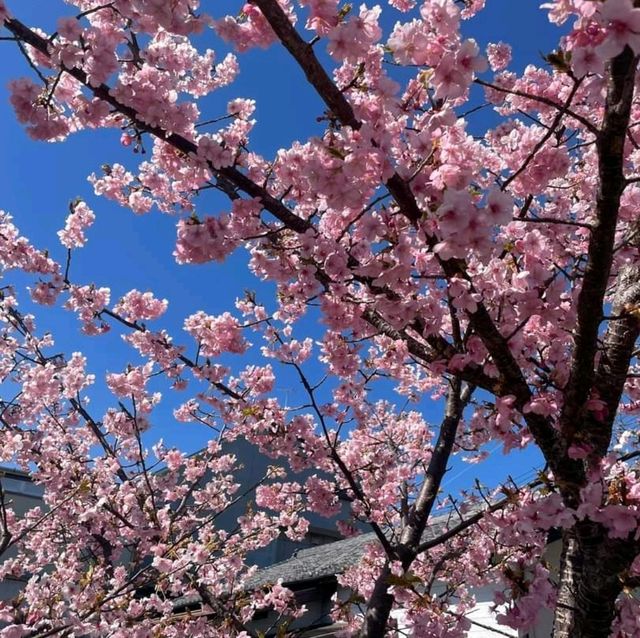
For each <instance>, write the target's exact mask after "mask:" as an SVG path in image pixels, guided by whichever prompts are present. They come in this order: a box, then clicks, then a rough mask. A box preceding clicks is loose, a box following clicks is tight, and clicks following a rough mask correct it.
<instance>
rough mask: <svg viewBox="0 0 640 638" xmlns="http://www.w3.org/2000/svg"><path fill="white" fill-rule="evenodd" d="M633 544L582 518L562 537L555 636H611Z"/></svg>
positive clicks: (632, 553) (593, 637) (630, 560)
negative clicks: (618, 598) (611, 536)
mask: <svg viewBox="0 0 640 638" xmlns="http://www.w3.org/2000/svg"><path fill="white" fill-rule="evenodd" d="M634 553H635V552H634V548H633V543H632V542H629V541H625V540H618V539H611V538H609V537H608V536H607V533H606V530H604V529H603V527H602V526H601V525H599V524H597V523H593V522H591V521H583V522H580V523H578V524H577V525H576V526H575V527H574V528H573V529H571V530H567V531H566V532H565V533H564V536H563V550H562V558H561V562H560V574H559V591H558V603H557V606H556V612H555V619H554V627H553V638H609V635H610V633H611V624H612V623H613V620H614V618H615V603H616V599H617V597H618V595H619V594H620V592H621V591H622V586H623V583H622V576H623V574H624V572H625V571H626V570H627V569H628V568H629V566H630V565H631V562H632V561H633V558H634Z"/></svg>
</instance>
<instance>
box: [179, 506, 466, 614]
mask: <svg viewBox="0 0 640 638" xmlns="http://www.w3.org/2000/svg"><path fill="white" fill-rule="evenodd" d="M477 509H478V507H475V508H474V507H472V508H470V510H469V511H468V512H467V513H471V512H472V511H474V510H477ZM457 523H459V519H458V517H457V516H456V515H455V514H452V513H451V512H449V513H447V514H442V515H440V516H434V517H432V518H431V519H430V523H429V525H428V527H427V528H426V529H425V531H424V533H423V535H422V540H423V542H424V541H428V540H431V539H433V538H437V537H438V536H440V535H441V534H442V533H443V532H445V531H447V530H448V529H449V528H450V527H453V526H455V525H456V524H457ZM376 542H377V540H376V535H375V534H374V533H373V532H369V533H367V534H360V535H359V536H353V537H352V538H346V539H344V540H339V541H335V542H333V543H326V544H325V545H318V546H316V547H310V548H308V549H301V550H298V551H297V552H296V553H295V554H294V555H293V556H292V557H291V558H288V559H287V560H284V561H281V562H279V563H274V564H273V565H269V566H268V567H264V568H262V569H259V570H258V571H257V572H256V573H255V574H254V575H253V576H252V577H251V578H250V579H249V580H248V581H247V583H246V588H247V589H256V588H258V587H264V586H266V585H269V584H271V583H275V582H277V581H278V580H280V579H282V582H283V584H284V585H289V586H291V585H296V584H299V583H304V582H308V581H313V580H316V579H320V578H326V577H330V576H335V575H336V574H341V573H342V572H344V571H346V570H347V569H348V568H349V567H353V565H356V564H357V563H358V562H359V561H360V560H361V559H362V557H363V556H364V553H365V550H366V547H367V545H369V544H370V543H376ZM199 602H200V597H199V596H198V595H192V596H183V597H181V598H179V599H177V600H175V601H174V605H176V606H183V605H194V604H197V603H199Z"/></svg>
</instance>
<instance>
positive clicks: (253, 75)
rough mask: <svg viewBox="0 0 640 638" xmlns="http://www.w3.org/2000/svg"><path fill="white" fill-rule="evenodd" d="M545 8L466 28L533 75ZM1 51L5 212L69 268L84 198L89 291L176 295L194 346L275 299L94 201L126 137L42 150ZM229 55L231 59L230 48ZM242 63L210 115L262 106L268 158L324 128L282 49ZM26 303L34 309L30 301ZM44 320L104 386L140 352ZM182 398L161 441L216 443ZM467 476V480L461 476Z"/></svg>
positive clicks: (159, 430)
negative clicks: (193, 420)
mask: <svg viewBox="0 0 640 638" xmlns="http://www.w3.org/2000/svg"><path fill="white" fill-rule="evenodd" d="M7 4H8V6H9V9H10V10H11V11H13V12H14V14H15V15H16V17H18V18H19V19H21V20H22V21H23V22H25V23H26V24H28V25H30V26H38V27H41V28H42V29H44V30H45V31H48V32H50V31H51V30H53V28H54V25H55V21H56V19H57V17H59V16H60V15H71V14H70V9H71V7H69V5H66V4H64V3H63V2H62V1H61V0H7ZM202 4H203V8H204V9H205V10H210V11H211V10H212V7H213V8H214V10H216V11H219V12H223V11H224V10H228V11H229V12H231V13H236V12H237V11H238V10H239V9H240V7H241V4H242V3H241V2H239V1H235V0H209V1H206V0H205V1H204V2H203V3H202ZM539 4H540V1H539V0H517V1H516V0H487V9H486V10H485V11H484V12H483V13H482V14H481V15H480V16H479V17H477V18H476V19H474V20H472V21H471V22H470V23H469V24H468V25H467V34H468V35H469V36H472V37H475V38H476V40H478V42H479V43H480V45H481V46H484V45H486V43H487V42H497V41H500V40H503V41H506V42H509V43H511V44H512V46H513V49H514V63H513V65H512V68H513V69H514V70H522V68H524V66H525V65H526V64H528V63H535V64H538V63H540V61H541V54H542V53H548V52H549V51H551V50H552V49H553V48H554V47H555V46H556V44H557V40H558V34H559V32H558V31H557V29H555V28H553V27H552V26H551V25H549V23H548V22H547V19H546V16H545V14H544V12H542V11H541V10H539V9H538V5H539ZM385 10H386V9H385ZM388 14H389V16H390V17H389V18H387V21H386V22H385V25H384V26H385V28H386V29H389V28H391V27H392V25H393V23H394V22H395V20H396V19H399V18H400V15H399V14H396V13H394V11H393V10H389V12H388ZM202 44H203V45H205V46H212V47H213V48H215V49H217V50H218V49H219V47H220V43H219V42H214V41H213V37H212V36H211V35H210V34H209V35H207V37H206V38H203V39H202ZM0 47H1V49H0V56H1V57H0V59H1V60H2V65H0V140H1V146H0V175H1V176H2V186H3V188H2V190H1V191H0V209H3V210H6V211H8V212H10V213H12V214H13V216H14V218H15V222H16V224H17V225H18V226H19V228H20V229H21V231H22V232H23V234H25V235H27V236H28V237H29V238H31V239H32V240H33V241H34V243H35V244H36V245H38V246H39V247H42V248H48V249H49V250H50V252H51V253H52V254H53V255H54V256H55V257H56V258H58V259H60V260H63V258H64V257H63V256H64V252H63V249H62V247H61V246H60V245H59V243H58V241H57V236H56V231H57V230H59V229H60V228H61V227H62V226H63V225H64V219H65V216H66V213H67V207H68V203H69V201H70V200H71V199H73V198H74V197H76V196H80V197H82V198H83V199H85V200H86V201H87V202H88V203H89V205H90V206H91V207H92V208H93V209H94V211H95V212H96V215H97V220H96V223H95V225H94V226H93V228H92V229H90V231H89V233H88V236H89V243H88V246H87V247H86V248H84V249H83V250H80V251H76V254H75V256H74V260H73V268H72V279H73V280H74V281H76V282H78V283H85V282H95V283H97V284H99V285H107V286H109V287H111V289H112V299H117V298H118V296H119V295H121V294H122V293H124V292H126V291H128V290H130V289H131V288H138V289H140V290H148V289H151V290H153V291H154V292H155V293H156V295H157V296H160V297H166V298H167V299H169V301H170V306H169V312H168V314H167V315H166V317H165V319H164V320H163V321H162V322H161V323H162V326H163V327H166V328H167V329H168V330H169V332H170V333H172V334H173V335H174V336H175V337H176V341H180V342H183V343H188V337H187V335H184V333H182V330H181V327H182V321H183V319H184V317H185V316H187V315H189V314H191V313H192V312H194V311H196V310H198V309H203V310H205V311H207V312H210V313H219V312H222V311H224V310H225V309H231V310H232V309H233V302H234V300H235V298H236V297H237V296H241V295H242V294H243V290H244V289H247V288H249V289H255V290H258V292H259V293H260V292H261V291H262V295H263V297H264V298H265V299H266V297H267V296H268V290H265V289H264V286H263V285H262V284H261V283H260V282H258V281H256V280H255V279H253V278H252V276H251V275H250V274H249V273H248V272H247V269H246V265H245V261H246V255H245V254H244V253H243V251H238V252H237V253H236V254H235V255H234V256H233V258H232V259H230V260H229V261H228V262H227V263H225V264H223V265H220V264H207V265H204V266H180V267H178V266H177V265H176V264H175V262H174V260H173V257H172V250H173V245H174V239H175V222H176V219H175V218H172V217H168V216H165V215H161V214H159V213H157V212H153V213H151V214H150V215H146V216H142V217H138V216H135V215H134V214H132V213H131V212H129V211H127V210H124V209H122V208H119V207H118V206H117V205H115V204H113V203H111V202H109V201H107V200H105V199H101V198H97V197H95V196H94V195H93V191H92V188H91V185H90V184H88V182H87V180H86V178H87V176H88V175H89V174H90V173H92V172H94V171H95V172H100V166H101V165H102V164H105V163H107V164H113V163H115V162H119V163H122V164H125V165H126V166H129V167H135V165H136V163H137V161H138V159H139V156H135V155H133V154H132V153H131V152H130V151H127V150H126V149H124V148H123V147H122V146H121V145H120V144H119V133H118V131H101V132H83V133H80V134H77V135H75V136H72V137H71V138H69V139H68V140H67V141H66V142H65V143H63V144H45V143H39V142H33V141H31V140H30V139H29V138H28V137H27V135H26V134H25V133H24V131H23V130H22V129H21V127H20V125H19V124H18V123H17V122H16V120H15V118H14V115H13V112H12V110H11V107H10V105H9V103H8V93H7V89H6V85H7V83H8V81H9V80H10V79H12V78H15V77H19V76H21V75H29V74H30V73H31V71H30V70H29V69H28V67H27V66H26V64H25V62H24V59H23V58H22V57H21V56H20V54H19V52H18V50H17V48H16V47H15V45H13V44H12V43H9V42H0ZM219 50H220V51H221V53H222V52H223V50H224V48H223V47H221V48H220V49H219ZM240 64H241V74H240V77H239V80H238V81H237V82H236V83H235V84H233V85H232V86H231V87H229V88H228V89H225V90H223V91H220V92H218V93H216V94H215V95H214V96H213V97H212V98H209V99H207V101H206V103H205V104H206V108H203V111H204V114H205V115H207V116H209V115H210V116H212V117H215V116H217V115H219V114H221V113H222V112H223V111H224V108H225V104H226V101H227V100H228V99H230V98H232V97H250V98H254V99H256V101H257V104H258V108H257V113H256V117H257V120H258V124H257V126H256V128H255V130H254V132H253V134H252V137H251V140H252V144H251V146H252V148H253V149H254V150H256V151H258V152H260V153H263V154H264V155H265V156H267V157H270V156H272V155H273V154H274V152H275V151H276V150H277V149H278V148H281V147H286V146H288V145H289V144H290V143H291V142H292V141H293V140H296V139H301V140H304V139H306V138H307V137H308V136H309V135H310V134H313V132H314V131H316V130H317V128H316V127H317V123H316V122H315V118H316V116H317V115H319V114H321V113H322V111H323V107H322V105H321V104H320V102H319V100H318V99H317V97H316V96H315V95H314V94H313V93H312V92H311V90H309V89H308V88H307V87H305V85H304V82H303V79H302V76H301V73H300V72H299V71H298V69H297V68H296V67H295V66H294V65H293V64H292V63H291V61H290V60H289V58H288V57H287V55H286V54H285V53H284V52H283V51H282V50H281V49H280V48H277V47H274V48H272V49H270V50H269V51H268V52H266V53H265V52H264V51H262V50H258V51H253V52H250V53H249V54H247V55H243V56H240ZM473 117H474V118H475V119H474V121H473V129H474V131H477V132H481V131H482V130H483V127H486V126H487V124H488V122H490V121H492V120H491V119H488V118H491V117H492V116H491V115H490V114H484V113H483V114H478V115H475V116H473ZM203 201H204V202H205V203H206V208H205V209H203V210H202V211H201V212H203V213H207V214H214V213H215V212H216V210H224V209H225V207H226V202H225V201H224V200H223V199H221V198H215V197H210V198H209V199H204V200H203ZM22 300H23V303H25V305H27V301H26V298H25V297H24V296H23V297H22ZM38 315H39V317H40V319H39V324H40V328H41V329H42V330H51V331H52V332H53V333H54V335H55V337H56V340H57V343H58V351H64V352H66V353H70V352H73V351H77V350H81V351H83V352H84V353H85V354H86V355H87V356H88V358H89V368H90V371H91V372H94V373H96V374H97V375H98V382H100V377H101V374H102V372H103V371H104V370H110V371H119V370H121V369H122V367H123V366H124V364H125V362H126V361H127V360H130V359H131V355H132V351H131V350H130V349H129V348H128V347H126V346H125V345H123V344H122V343H121V340H120V338H119V336H118V331H117V330H114V331H113V332H112V334H110V335H108V336H106V337H100V338H85V337H83V336H82V335H81V334H80V332H79V326H78V323H77V322H76V321H75V317H74V316H73V315H71V314H70V313H61V312H60V311H50V310H47V311H44V312H43V311H42V309H38ZM312 329H313V328H312ZM318 329H319V328H318ZM183 335H184V336H183ZM288 385H289V387H288V388H281V390H282V391H287V392H289V391H290V390H291V389H293V385H291V384H288ZM292 394H293V393H292ZM93 398H94V401H95V408H96V413H97V414H99V413H100V410H101V409H102V408H104V406H105V405H106V404H107V403H106V401H107V400H108V398H109V397H108V396H107V395H106V393H104V392H103V391H101V390H96V391H94V392H93ZM181 398H182V397H180V396H174V397H169V395H167V394H166V393H165V400H164V401H163V404H162V406H163V407H162V408H160V409H159V410H158V411H157V413H156V421H157V427H156V428H155V429H154V431H153V432H154V435H155V436H156V437H159V436H162V437H163V438H164V439H165V441H166V442H167V443H168V444H170V445H178V446H179V447H180V448H181V449H185V450H187V451H193V450H195V449H197V448H198V447H199V446H200V445H201V444H202V443H203V442H204V440H206V437H205V435H206V433H205V432H203V431H202V430H200V429H197V428H196V426H185V425H182V424H176V423H175V422H173V419H172V416H171V408H172V407H173V406H174V405H176V404H177V403H178V402H179V401H180V400H181ZM292 402H293V400H292ZM424 409H425V410H426V411H427V412H426V413H427V415H428V416H431V418H432V419H433V420H434V421H436V422H437V420H438V412H439V410H438V406H437V405H436V406H433V405H430V404H429V402H425V404H424ZM534 464H537V459H536V457H535V455H534V454H532V453H531V452H527V453H525V454H523V455H518V458H509V459H506V458H504V457H502V455H501V454H500V452H495V453H494V454H492V456H491V457H490V461H489V462H488V463H485V464H483V466H481V467H476V466H471V467H470V468H469V469H465V468H464V467H462V468H458V467H456V468H454V469H453V470H452V472H451V475H450V476H451V478H450V479H449V481H450V483H449V486H448V487H449V488H451V489H453V488H455V487H456V486H457V485H458V484H465V483H468V480H469V479H471V478H472V477H473V476H476V475H479V476H481V478H482V480H483V481H485V482H486V483H488V484H495V483H496V482H497V481H498V480H499V479H501V478H502V477H503V476H505V475H506V474H508V473H512V474H513V475H514V476H516V475H521V474H523V473H524V472H526V471H527V470H529V469H530V468H531V467H532V466H533V465H534ZM461 473H464V474H463V475H462V476H458V475H460V474H461ZM456 476H458V478H456Z"/></svg>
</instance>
